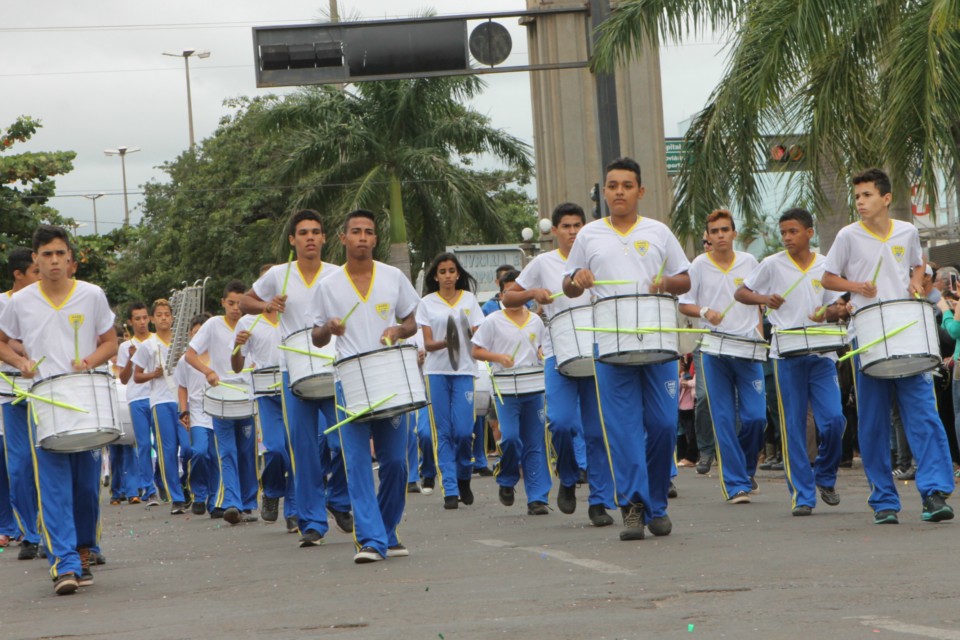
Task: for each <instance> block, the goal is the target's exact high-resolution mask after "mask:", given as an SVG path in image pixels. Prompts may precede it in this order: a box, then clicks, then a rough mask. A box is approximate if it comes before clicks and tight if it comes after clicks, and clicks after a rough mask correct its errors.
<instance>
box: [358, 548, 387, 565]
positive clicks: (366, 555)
mask: <svg viewBox="0 0 960 640" xmlns="http://www.w3.org/2000/svg"><path fill="white" fill-rule="evenodd" d="M379 560H383V556H382V555H380V552H379V551H377V550H376V549H374V548H373V547H362V548H361V549H360V551H357V553H356V555H355V556H353V561H354V562H355V563H357V564H367V563H370V562H377V561H379Z"/></svg>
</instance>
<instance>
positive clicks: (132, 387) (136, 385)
mask: <svg viewBox="0 0 960 640" xmlns="http://www.w3.org/2000/svg"><path fill="white" fill-rule="evenodd" d="M151 337H153V334H152V333H151V334H150V337H148V338H147V340H149V339H150V338H151ZM141 344H143V342H141V341H140V340H137V339H136V338H130V339H129V340H127V341H125V342H124V343H123V344H121V345H120V349H119V350H117V368H119V369H125V368H126V366H127V363H128V362H130V361H131V360H132V359H133V358H132V357H131V355H130V345H133V346H134V347H136V349H137V350H139V348H140V345H141ZM134 353H136V351H134ZM150 370H152V369H144V371H150ZM126 387H127V404H130V403H131V402H136V401H137V400H143V399H145V398H150V385H149V384H147V383H140V382H136V381H134V379H133V375H132V374H131V376H130V380H129V381H128V382H127V384H126Z"/></svg>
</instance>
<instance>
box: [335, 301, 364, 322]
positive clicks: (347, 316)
mask: <svg viewBox="0 0 960 640" xmlns="http://www.w3.org/2000/svg"><path fill="white" fill-rule="evenodd" d="M359 306H360V302H359V301H358V302H357V303H356V304H355V305H353V308H352V309H350V311H347V315H345V316H343V320H341V321H340V326H341V327H345V326H347V320H349V319H350V316H352V315H353V312H354V311H356V310H357V307H359Z"/></svg>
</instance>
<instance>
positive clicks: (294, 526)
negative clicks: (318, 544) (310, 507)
mask: <svg viewBox="0 0 960 640" xmlns="http://www.w3.org/2000/svg"><path fill="white" fill-rule="evenodd" d="M299 530H300V518H298V517H297V516H290V517H289V518H287V533H296V532H297V531H299Z"/></svg>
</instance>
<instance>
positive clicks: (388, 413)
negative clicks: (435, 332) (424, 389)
mask: <svg viewBox="0 0 960 640" xmlns="http://www.w3.org/2000/svg"><path fill="white" fill-rule="evenodd" d="M398 346H399V345H398ZM407 346H412V345H407ZM429 404H430V401H429V400H417V401H416V402H410V403H407V404H404V405H400V406H397V407H390V408H389V409H384V410H383V413H380V412H379V411H372V412H370V413H368V414H366V415H364V416H362V417H360V418H357V422H370V421H372V420H386V419H387V418H395V417H396V416H402V415H403V414H405V413H410V412H411V411H419V410H420V409H423V408H424V407H426V406H428V405H429Z"/></svg>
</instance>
